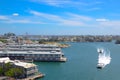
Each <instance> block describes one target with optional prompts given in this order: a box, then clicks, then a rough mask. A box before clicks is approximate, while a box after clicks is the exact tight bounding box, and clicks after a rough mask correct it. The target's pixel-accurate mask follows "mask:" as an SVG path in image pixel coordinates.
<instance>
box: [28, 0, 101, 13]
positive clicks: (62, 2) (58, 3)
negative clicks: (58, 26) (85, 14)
mask: <svg viewBox="0 0 120 80" xmlns="http://www.w3.org/2000/svg"><path fill="white" fill-rule="evenodd" d="M30 1H32V2H35V3H39V4H45V5H49V6H54V7H68V8H70V7H72V8H75V9H79V10H87V11H93V10H99V9H100V8H99V7H97V6H98V5H101V4H102V2H98V1H94V2H85V1H79V0H77V1H74V0H30ZM90 7H93V8H90Z"/></svg>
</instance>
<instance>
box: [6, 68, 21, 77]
mask: <svg viewBox="0 0 120 80" xmlns="http://www.w3.org/2000/svg"><path fill="white" fill-rule="evenodd" d="M22 74H23V70H22V69H20V68H11V69H9V70H8V71H7V72H5V76H9V77H14V78H19V77H20V76H22Z"/></svg>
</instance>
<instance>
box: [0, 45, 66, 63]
mask: <svg viewBox="0 0 120 80" xmlns="http://www.w3.org/2000/svg"><path fill="white" fill-rule="evenodd" d="M0 57H9V58H10V59H12V60H15V59H16V60H33V61H66V58H65V57H64V54H63V53H62V51H61V48H60V47H58V46H56V45H45V44H41V45H39V44H24V45H6V48H1V49H0Z"/></svg>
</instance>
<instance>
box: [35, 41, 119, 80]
mask: <svg viewBox="0 0 120 80" xmlns="http://www.w3.org/2000/svg"><path fill="white" fill-rule="evenodd" d="M69 44H70V45H71V47H69V48H64V49H62V51H63V52H64V54H65V56H66V57H67V59H68V61H67V62H65V63H64V62H36V63H35V64H37V65H38V68H39V70H40V71H41V72H42V73H44V74H46V76H45V77H44V78H41V79H39V80H120V62H119V61H120V45H116V44H114V43H69ZM97 47H104V48H107V49H109V50H110V52H111V58H112V60H111V63H110V64H108V65H107V66H106V67H105V68H104V69H102V70H98V69H96V64H97V58H98V53H97Z"/></svg>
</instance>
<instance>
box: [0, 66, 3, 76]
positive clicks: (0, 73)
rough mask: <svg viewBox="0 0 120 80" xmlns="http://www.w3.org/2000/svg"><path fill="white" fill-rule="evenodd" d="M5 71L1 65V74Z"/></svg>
mask: <svg viewBox="0 0 120 80" xmlns="http://www.w3.org/2000/svg"><path fill="white" fill-rule="evenodd" d="M3 73H4V70H3V67H2V66H0V75H3Z"/></svg>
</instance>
